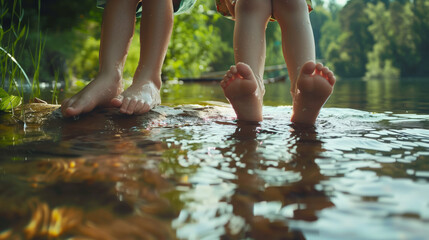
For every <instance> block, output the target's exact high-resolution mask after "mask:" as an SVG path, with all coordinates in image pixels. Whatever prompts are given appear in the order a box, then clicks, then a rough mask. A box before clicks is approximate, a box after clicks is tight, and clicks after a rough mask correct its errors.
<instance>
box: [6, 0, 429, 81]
mask: <svg viewBox="0 0 429 240" xmlns="http://www.w3.org/2000/svg"><path fill="white" fill-rule="evenodd" d="M19 2H20V4H21V5H22V9H24V10H25V11H24V14H23V16H22V19H21V20H22V22H23V23H25V24H27V25H28V27H29V29H30V30H29V32H28V37H27V40H26V42H25V44H24V47H23V48H22V50H21V52H20V53H19V54H17V55H16V56H15V58H16V59H17V60H18V61H19V62H20V63H21V65H22V66H23V68H24V69H26V70H27V71H28V72H30V73H31V72H34V71H36V70H35V69H34V66H33V65H34V64H33V63H32V60H31V59H32V58H31V54H30V53H29V52H30V51H26V50H28V49H34V48H36V47H37V46H38V44H39V43H38V39H39V38H40V35H39V34H38V31H39V30H40V31H41V32H42V40H43V42H44V48H43V54H42V56H41V58H42V59H41V63H40V69H39V70H38V71H40V73H39V75H40V79H41V81H45V80H48V79H52V78H53V76H54V74H55V72H57V73H59V76H60V79H67V78H76V79H84V80H90V79H92V78H93V77H94V76H95V74H96V73H97V71H98V48H99V39H100V25H101V18H102V9H98V8H96V6H95V1H94V0H79V1H54V0H42V1H41V6H40V22H38V21H37V19H38V4H37V1H34V0H21V1H19ZM313 3H314V11H313V12H312V13H311V14H310V18H311V21H312V24H313V30H314V36H315V40H316V50H317V58H318V59H320V60H321V61H323V62H324V63H325V64H327V65H328V66H329V67H330V68H332V69H334V71H335V73H336V74H337V75H338V76H340V77H343V78H348V77H367V78H372V77H399V76H407V77H408V76H428V75H429V68H428V67H426V66H427V65H428V64H429V55H428V54H427V53H428V52H429V15H428V12H429V1H427V0H349V1H348V2H347V3H346V5H344V6H340V5H338V4H337V3H336V1H335V0H313ZM11 4H12V1H7V0H6V1H4V0H2V11H1V12H2V13H3V12H5V11H4V9H5V8H9V9H10V8H11V7H12V6H11ZM9 13H10V11H9ZM9 13H6V14H1V15H0V16H1V17H2V19H1V24H2V25H1V26H2V29H7V28H8V26H10V25H11V24H14V21H16V19H17V18H13V19H12V18H11V15H10V14H9ZM138 25H139V20H138V21H137V27H136V35H135V37H134V39H133V43H132V46H131V50H130V53H129V56H128V61H127V65H126V67H125V73H124V74H125V76H126V77H131V76H132V74H133V72H134V69H135V67H136V65H137V62H138V55H139V51H138V48H139V43H138V36H139V34H140V33H139V27H138ZM233 25H234V22H233V21H231V20H229V19H226V18H224V17H223V16H221V15H220V14H219V13H217V12H216V8H215V4H214V0H198V2H197V4H196V5H195V6H194V8H193V9H192V10H191V11H190V12H189V13H187V14H181V15H177V16H175V26H174V30H173V35H172V40H171V44H170V48H169V50H168V53H167V58H166V60H165V65H164V67H163V75H164V76H165V77H166V78H167V79H174V78H183V77H199V76H200V75H201V74H203V73H206V72H212V71H224V70H226V69H228V67H229V66H230V65H231V64H232V63H233V62H234V58H233V48H232V37H233ZM2 32H3V31H2ZM2 34H3V33H2ZM6 40H7V37H3V38H2V41H1V44H2V46H4V45H5V44H6V43H5V41H6ZM279 64H284V61H283V56H282V51H281V34H280V29H279V27H278V24H277V23H275V22H274V23H269V26H268V28H267V66H271V65H279ZM29 75H31V76H32V74H29Z"/></svg>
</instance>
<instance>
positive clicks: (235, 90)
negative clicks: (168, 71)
mask: <svg viewBox="0 0 429 240" xmlns="http://www.w3.org/2000/svg"><path fill="white" fill-rule="evenodd" d="M221 86H222V88H223V91H224V94H225V97H226V98H227V99H228V101H229V102H230V103H231V105H232V107H233V108H234V110H235V113H236V114H237V118H238V119H240V120H245V121H258V122H259V121H262V101H263V97H264V94H265V87H264V85H263V82H262V79H257V78H256V77H255V75H254V74H253V71H252V69H251V68H250V66H249V65H247V64H245V63H237V65H236V66H232V67H231V69H230V70H229V71H228V72H227V73H226V74H225V77H224V78H223V80H222V81H221Z"/></svg>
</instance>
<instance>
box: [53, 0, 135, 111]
mask: <svg viewBox="0 0 429 240" xmlns="http://www.w3.org/2000/svg"><path fill="white" fill-rule="evenodd" d="M138 2H139V1H138V0H132V1H131V0H130V1H123V0H109V1H107V4H106V7H105V9H104V13H103V23H102V27H101V41H100V60H99V62H100V63H99V73H98V75H97V77H96V78H95V79H94V80H93V81H92V82H90V83H89V84H88V85H87V86H86V87H85V88H84V89H82V91H80V92H79V93H77V94H76V95H74V96H73V97H71V98H70V99H67V100H65V101H64V102H63V103H62V106H61V111H62V113H63V116H65V117H70V116H76V115H79V114H81V113H85V112H89V111H91V110H93V109H94V108H95V107H97V106H101V105H109V104H110V101H111V99H112V98H114V97H116V96H117V95H118V94H119V93H120V92H121V91H122V69H123V66H124V63H125V58H126V56H127V52H128V47H129V44H130V42H131V39H132V36H133V33H134V23H135V11H136V7H137V4H138Z"/></svg>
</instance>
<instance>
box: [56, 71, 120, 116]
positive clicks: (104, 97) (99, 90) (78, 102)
mask: <svg viewBox="0 0 429 240" xmlns="http://www.w3.org/2000/svg"><path fill="white" fill-rule="evenodd" d="M121 91H122V81H121V78H120V77H103V76H100V75H99V76H97V78H96V79H94V80H93V81H92V82H90V83H89V84H88V85H87V86H86V87H85V88H84V89H82V90H81V91H80V92H78V93H77V94H76V95H74V96H73V97H71V98H69V99H66V100H64V101H63V103H62V104H61V112H62V114H63V116H64V117H72V116H77V115H79V114H82V113H86V112H90V111H92V110H93V109H94V108H95V107H97V106H109V105H110V101H111V100H112V98H114V97H116V96H118V94H119V93H120V92H121Z"/></svg>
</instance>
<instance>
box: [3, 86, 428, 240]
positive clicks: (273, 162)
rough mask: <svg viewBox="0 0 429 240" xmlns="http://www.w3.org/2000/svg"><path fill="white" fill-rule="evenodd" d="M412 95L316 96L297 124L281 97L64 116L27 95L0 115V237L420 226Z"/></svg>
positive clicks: (334, 233)
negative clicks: (396, 107) (331, 103)
mask: <svg viewBox="0 0 429 240" xmlns="http://www.w3.org/2000/svg"><path fill="white" fill-rule="evenodd" d="M372 84H373V83H372ZM340 95H341V91H340V93H339V95H338V96H340ZM341 96H343V95H341ZM344 96H345V95H344ZM420 106H421V109H420V110H418V113H413V114H411V113H408V114H405V113H402V111H400V112H399V113H398V112H396V113H393V112H384V113H371V112H367V111H360V110H354V109H350V108H346V107H342V108H334V107H327V108H324V109H323V110H322V111H321V115H320V118H319V120H318V122H317V125H316V127H315V128H301V127H299V126H294V125H291V123H290V121H289V120H288V118H289V116H290V113H291V108H290V107H289V106H266V107H264V116H265V117H264V121H263V122H262V123H260V124H251V123H243V122H236V121H235V120H234V112H233V110H232V109H231V108H230V107H229V106H227V105H224V104H222V103H219V102H215V103H214V102H211V103H206V104H205V105H189V104H188V105H181V106H160V107H157V108H156V109H155V110H154V111H152V112H150V113H149V114H146V115H144V116H139V117H136V116H133V117H126V116H123V115H120V114H118V113H117V112H116V111H115V110H112V109H104V110H102V109H99V110H96V111H94V112H92V113H90V114H87V115H84V116H81V117H80V118H79V119H78V120H74V119H68V120H65V119H61V117H60V114H59V112H58V110H55V111H54V112H53V113H52V114H51V111H52V110H53V109H55V108H56V106H48V107H47V106H44V107H42V108H39V106H36V105H28V106H26V107H25V112H26V114H24V115H22V114H19V113H16V115H15V117H11V116H10V115H7V114H3V115H1V116H0V118H1V119H0V122H1V123H2V124H0V128H1V131H2V138H1V141H0V143H1V144H0V152H1V153H2V154H1V155H0V239H73V238H75V239H146V238H152V239H219V238H220V239H404V238H405V239H425V237H426V236H427V234H429V231H428V230H427V223H428V221H429V200H428V199H429V195H428V194H429V184H428V180H429V164H428V160H429V116H428V115H424V114H422V109H423V108H424V105H423V104H422V105H420ZM43 109H45V110H43ZM24 118H25V119H26V124H23V123H22V120H23V119H24Z"/></svg>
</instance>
